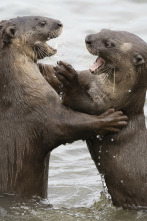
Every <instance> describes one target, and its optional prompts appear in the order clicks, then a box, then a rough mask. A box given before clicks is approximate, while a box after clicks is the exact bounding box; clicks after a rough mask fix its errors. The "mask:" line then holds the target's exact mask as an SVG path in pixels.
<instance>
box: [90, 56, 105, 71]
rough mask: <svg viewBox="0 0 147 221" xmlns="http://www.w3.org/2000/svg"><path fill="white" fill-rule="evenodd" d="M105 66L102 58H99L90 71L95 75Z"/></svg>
mask: <svg viewBox="0 0 147 221" xmlns="http://www.w3.org/2000/svg"><path fill="white" fill-rule="evenodd" d="M102 64H103V60H102V59H101V58H97V59H96V61H95V62H94V64H93V65H91V66H90V71H91V72H92V73H93V72H95V70H96V69H98V68H99V67H100V66H101V65H102Z"/></svg>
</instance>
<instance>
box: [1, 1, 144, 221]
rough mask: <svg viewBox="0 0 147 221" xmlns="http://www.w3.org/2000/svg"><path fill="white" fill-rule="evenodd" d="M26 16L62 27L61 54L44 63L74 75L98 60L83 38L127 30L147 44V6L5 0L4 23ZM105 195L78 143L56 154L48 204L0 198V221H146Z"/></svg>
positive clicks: (84, 149) (57, 43)
mask: <svg viewBox="0 0 147 221" xmlns="http://www.w3.org/2000/svg"><path fill="white" fill-rule="evenodd" d="M24 15H43V16H47V17H52V18H57V19H60V20H61V21H62V22H63V24H64V31H63V34H62V36H60V37H59V38H58V39H54V40H51V42H50V45H52V46H57V47H58V53H57V55H56V56H54V57H52V58H51V59H49V58H47V59H45V60H44V61H43V62H45V63H52V64H56V62H57V60H65V61H68V62H70V63H71V64H73V65H74V67H75V68H76V69H79V70H83V69H87V68H89V65H90V64H92V63H93V62H94V60H95V58H94V57H93V56H91V55H90V54H89V53H88V51H87V50H86V48H85V44H84V38H85V36H86V35H87V34H90V33H95V32H98V31H100V30H101V29H102V28H109V29H115V30H127V31H130V32H133V33H135V34H137V35H139V36H140V37H142V38H143V39H144V40H146V41H147V0H140V1H139V0H134V1H133V0H128V1H127V0H41V1H39V0H25V1H19V0H13V1H11V0H5V1H2V0H1V2H0V20H2V19H9V18H13V17H17V16H24ZM145 112H146V113H147V109H146V108H145ZM103 192H104V190H103V185H102V181H101V177H100V176H99V175H98V172H97V170H96V168H95V166H94V164H93V162H92V160H91V158H90V155H89V153H88V151H87V147H86V144H85V143H84V142H82V141H78V142H75V143H74V144H70V145H66V146H61V147H59V148H57V149H56V150H54V151H53V153H52V157H51V162H50V172H49V183H48V201H47V200H41V199H36V198H33V199H31V200H29V201H28V200H26V199H24V198H20V197H17V196H13V195H12V196H8V195H5V196H0V220H3V221H8V220H13V221H17V220H19V221H21V220H25V221H29V220H30V221H41V220H43V221H44V220H50V221H57V220H60V221H63V220H64V221H81V220H84V221H95V220H100V221H105V220H106V221H121V220H124V221H134V220H138V221H145V220H147V212H146V211H124V210H122V209H121V208H119V209H118V208H115V207H114V206H113V205H112V204H111V201H110V200H109V199H108V198H106V197H105V195H104V194H103ZM50 204H52V205H53V207H52V206H51V205H50Z"/></svg>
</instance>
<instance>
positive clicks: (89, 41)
mask: <svg viewBox="0 0 147 221" xmlns="http://www.w3.org/2000/svg"><path fill="white" fill-rule="evenodd" d="M85 42H86V44H88V45H90V44H91V42H92V41H91V38H90V36H89V35H88V36H86V38H85Z"/></svg>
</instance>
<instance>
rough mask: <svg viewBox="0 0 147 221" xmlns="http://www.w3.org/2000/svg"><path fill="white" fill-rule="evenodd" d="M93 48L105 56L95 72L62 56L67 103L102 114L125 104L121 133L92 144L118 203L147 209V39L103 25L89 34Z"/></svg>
mask: <svg viewBox="0 0 147 221" xmlns="http://www.w3.org/2000/svg"><path fill="white" fill-rule="evenodd" d="M86 46H87V49H88V50H89V52H90V53H92V54H93V55H97V56H99V57H100V58H101V59H103V65H102V66H101V67H100V68H98V69H97V70H95V72H94V74H91V73H90V72H89V71H83V72H81V73H80V74H79V75H78V74H77V72H76V71H75V70H74V69H73V68H72V67H71V66H70V65H68V64H66V63H64V62H59V67H57V68H56V76H57V77H58V79H59V80H60V81H61V82H62V84H63V85H64V89H63V90H64V96H63V103H64V104H66V105H67V106H70V107H71V108H73V109H74V110H79V111H82V112H86V113H91V114H96V113H97V114H100V113H101V112H103V111H105V110H106V109H107V108H110V107H115V108H116V109H117V110H119V109H121V110H122V111H124V113H125V114H126V115H127V116H128V125H127V126H126V127H125V128H123V129H122V130H121V131H120V133H119V134H113V135H112V134H111V135H105V136H99V137H98V138H97V137H93V138H90V139H88V140H87V145H88V149H89V151H90V154H91V156H92V159H93V160H94V162H95V165H96V167H97V169H98V171H99V172H100V173H101V174H102V175H103V176H104V179H105V182H106V185H107V188H108V192H109V193H110V195H111V198H112V201H113V204H114V205H115V206H120V207H123V208H125V209H126V208H127V209H147V130H146V126H145V117H144V110H143V108H144V103H145V95H146V89H147V44H146V42H144V41H143V40H142V39H140V38H139V37H137V36H136V35H134V34H132V33H128V32H123V31H111V30H102V31H101V32H100V33H98V34H92V35H89V36H87V37H86Z"/></svg>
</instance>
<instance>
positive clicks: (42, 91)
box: [0, 16, 122, 197]
mask: <svg viewBox="0 0 147 221" xmlns="http://www.w3.org/2000/svg"><path fill="white" fill-rule="evenodd" d="M61 29H62V24H61V22H60V21H58V20H54V19H51V18H45V17H39V16H32V17H20V18H15V19H11V20H8V21H2V22H1V23H0V194H2V193H17V194H22V195H26V196H33V195H36V196H40V197H47V183H48V165H49V155H50V152H51V151H52V150H53V149H54V148H56V147H57V146H59V145H60V144H65V143H67V142H72V141H74V140H78V139H85V138H88V137H91V136H92V135H95V134H97V133H99V131H101V129H102V128H105V127H107V126H108V125H109V124H110V125H111V124H112V125H115V124H116V125H117V121H120V116H121V115H122V113H120V112H118V113H117V112H116V113H114V111H110V112H109V113H108V117H107V119H105V120H104V121H102V120H101V119H99V118H98V117H94V116H91V115H86V114H82V113H78V112H75V111H72V110H71V109H69V108H67V107H66V106H64V105H63V104H62V103H61V101H60V97H59V96H58V94H57V93H56V91H55V90H54V89H53V88H52V86H51V85H49V84H48V83H47V81H46V80H45V78H44V77H43V76H42V75H41V73H40V70H39V68H38V66H37V64H36V61H37V60H38V59H39V58H40V57H41V58H43V57H46V56H51V55H54V54H55V52H56V51H55V50H54V49H52V48H51V47H49V46H48V45H47V44H46V41H47V40H48V39H51V38H54V37H57V36H58V35H59V34H60V33H61ZM36 46H37V48H36Z"/></svg>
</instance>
